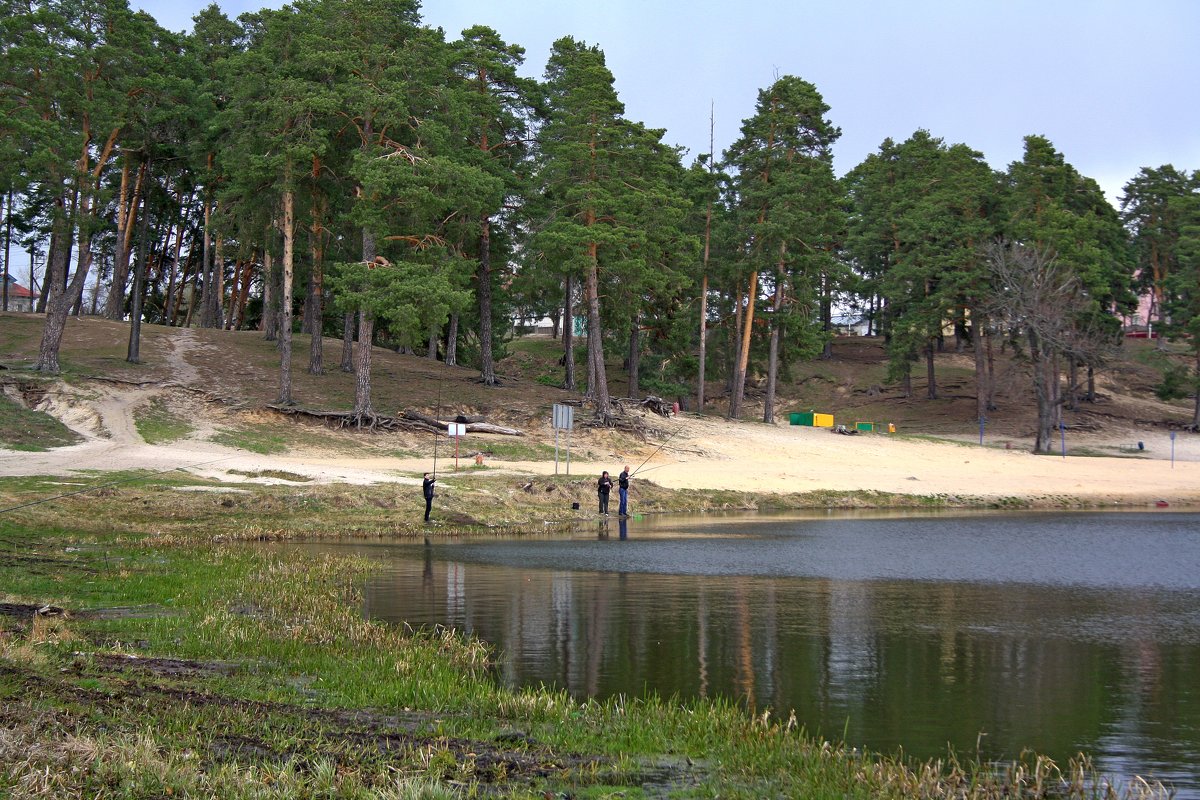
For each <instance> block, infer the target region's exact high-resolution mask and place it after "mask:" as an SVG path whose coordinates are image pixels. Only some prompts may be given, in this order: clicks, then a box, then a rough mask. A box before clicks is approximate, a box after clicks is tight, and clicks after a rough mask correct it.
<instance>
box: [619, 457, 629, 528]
mask: <svg viewBox="0 0 1200 800" xmlns="http://www.w3.org/2000/svg"><path fill="white" fill-rule="evenodd" d="M617 494H618V496H619V497H620V498H621V504H620V506H619V507H618V508H617V513H618V514H620V515H621V516H622V517H627V516H629V465H628V464H626V465H625V469H624V471H622V472H621V474H620V475H618V476H617Z"/></svg>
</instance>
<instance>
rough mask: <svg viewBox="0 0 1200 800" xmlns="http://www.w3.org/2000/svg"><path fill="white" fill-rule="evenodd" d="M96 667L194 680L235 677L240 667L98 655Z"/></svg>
mask: <svg viewBox="0 0 1200 800" xmlns="http://www.w3.org/2000/svg"><path fill="white" fill-rule="evenodd" d="M92 658H93V659H95V662H96V665H97V666H99V667H102V668H105V669H112V670H140V671H143V672H149V673H153V674H154V675H161V676H163V677H164V678H193V677H200V676H205V675H233V674H234V673H236V672H237V671H238V670H239V669H240V666H239V665H238V664H231V663H228V662H224V661H191V660H188V659H182V658H139V657H137V656H126V655H116V654H108V653H96V654H95V655H93V656H92Z"/></svg>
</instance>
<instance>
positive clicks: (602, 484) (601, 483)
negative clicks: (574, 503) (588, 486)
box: [596, 470, 612, 517]
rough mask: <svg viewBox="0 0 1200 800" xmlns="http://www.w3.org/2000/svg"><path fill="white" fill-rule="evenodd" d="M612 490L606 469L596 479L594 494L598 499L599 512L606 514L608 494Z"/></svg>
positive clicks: (610, 479)
mask: <svg viewBox="0 0 1200 800" xmlns="http://www.w3.org/2000/svg"><path fill="white" fill-rule="evenodd" d="M611 491H612V478H610V477H609V476H608V470H604V473H603V474H602V475H601V476H600V480H598V481H596V496H597V497H598V498H599V499H600V513H601V514H603V515H604V516H606V517H607V516H608V494H609V492H611Z"/></svg>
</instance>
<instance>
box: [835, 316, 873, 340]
mask: <svg viewBox="0 0 1200 800" xmlns="http://www.w3.org/2000/svg"><path fill="white" fill-rule="evenodd" d="M830 323H831V324H832V326H833V330H834V332H835V333H838V334H841V335H842V336H866V335H867V331H868V330H870V326H869V325H868V324H867V320H866V318H865V317H863V316H862V315H861V314H834V315H833V318H832V319H831V320H830Z"/></svg>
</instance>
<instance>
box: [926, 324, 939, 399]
mask: <svg viewBox="0 0 1200 800" xmlns="http://www.w3.org/2000/svg"><path fill="white" fill-rule="evenodd" d="M935 346H936V345H935V342H934V340H933V339H929V340H928V341H927V342H926V343H925V390H926V391H925V395H926V397H927V398H928V399H930V400H937V399H938V390H937V371H936V369H935V362H934V347H935Z"/></svg>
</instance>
